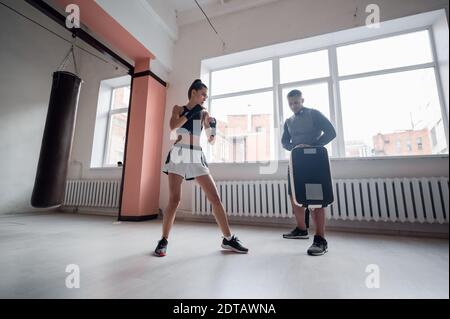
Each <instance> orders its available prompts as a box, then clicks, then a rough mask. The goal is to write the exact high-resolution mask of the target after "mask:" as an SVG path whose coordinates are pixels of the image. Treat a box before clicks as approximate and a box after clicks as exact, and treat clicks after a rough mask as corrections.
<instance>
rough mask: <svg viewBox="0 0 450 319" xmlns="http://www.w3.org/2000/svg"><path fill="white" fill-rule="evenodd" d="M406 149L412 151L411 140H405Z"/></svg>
mask: <svg viewBox="0 0 450 319" xmlns="http://www.w3.org/2000/svg"><path fill="white" fill-rule="evenodd" d="M406 149H407V150H408V152H412V144H411V140H407V141H406Z"/></svg>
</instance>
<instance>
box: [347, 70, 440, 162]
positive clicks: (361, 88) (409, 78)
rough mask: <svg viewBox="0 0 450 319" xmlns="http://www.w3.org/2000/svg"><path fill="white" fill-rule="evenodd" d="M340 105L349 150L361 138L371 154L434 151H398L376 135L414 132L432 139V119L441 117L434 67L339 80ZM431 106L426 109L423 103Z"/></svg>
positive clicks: (391, 136)
mask: <svg viewBox="0 0 450 319" xmlns="http://www.w3.org/2000/svg"><path fill="white" fill-rule="evenodd" d="M340 88H341V104H342V106H341V108H342V118H343V128H344V137H345V147H346V153H347V154H348V151H349V150H348V149H351V148H353V147H354V146H353V142H354V141H355V140H361V141H362V142H363V143H364V145H365V147H367V148H368V149H371V156H392V155H420V154H423V152H422V151H426V153H428V154H432V150H431V149H427V150H424V149H421V150H420V151H421V152H412V150H410V149H408V153H405V154H402V153H401V152H400V153H399V152H398V150H399V148H398V147H397V149H393V148H391V147H390V146H389V144H388V143H385V142H383V143H380V142H377V141H376V140H377V135H378V134H381V135H383V136H384V140H386V139H388V138H401V139H404V138H406V136H407V137H408V138H410V139H412V138H413V135H414V134H419V135H423V138H424V139H425V138H426V139H428V140H429V139H430V133H429V131H430V130H431V129H432V127H431V125H432V123H433V119H435V118H440V104H439V99H438V95H437V88H436V81H435V76H434V70H433V69H431V68H430V69H419V70H413V71H408V72H398V73H390V74H386V75H379V76H372V77H362V78H357V79H351V80H344V81H341V83H340ZM428 104H429V105H431V106H430V107H428V110H427V112H424V110H423V107H424V106H425V105H428Z"/></svg>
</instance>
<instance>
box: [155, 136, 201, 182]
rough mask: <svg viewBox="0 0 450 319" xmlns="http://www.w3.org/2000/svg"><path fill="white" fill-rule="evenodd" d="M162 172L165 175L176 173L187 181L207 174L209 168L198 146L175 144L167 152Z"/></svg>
mask: <svg viewBox="0 0 450 319" xmlns="http://www.w3.org/2000/svg"><path fill="white" fill-rule="evenodd" d="M162 172H163V173H165V174H167V175H169V173H172V174H177V175H180V176H182V177H183V178H184V179H185V180H187V181H189V180H193V179H195V178H196V177H199V176H203V175H209V168H208V163H207V162H206V157H205V154H203V150H202V148H201V147H200V146H196V145H187V144H175V145H174V146H172V149H171V150H170V151H169V154H167V159H166V162H165V164H164V166H163V168H162Z"/></svg>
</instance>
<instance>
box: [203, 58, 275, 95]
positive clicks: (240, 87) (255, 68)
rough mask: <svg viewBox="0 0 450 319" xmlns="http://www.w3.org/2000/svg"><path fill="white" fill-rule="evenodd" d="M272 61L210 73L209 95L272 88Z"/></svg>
mask: <svg viewBox="0 0 450 319" xmlns="http://www.w3.org/2000/svg"><path fill="white" fill-rule="evenodd" d="M272 85H273V77H272V61H265V62H260V63H255V64H250V65H245V66H240V67H236V68H232V69H226V70H221V71H215V72H212V73H211V93H210V94H211V95H212V96H213V95H222V94H229V93H234V92H240V91H249V90H257V89H261V88H267V87H272Z"/></svg>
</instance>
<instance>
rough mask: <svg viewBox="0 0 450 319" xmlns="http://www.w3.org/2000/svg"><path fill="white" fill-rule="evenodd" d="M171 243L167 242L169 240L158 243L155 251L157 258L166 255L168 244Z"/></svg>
mask: <svg viewBox="0 0 450 319" xmlns="http://www.w3.org/2000/svg"><path fill="white" fill-rule="evenodd" d="M168 243H169V242H168V241H167V239H165V238H163V239H161V240H160V241H159V242H158V246H156V249H155V256H157V257H164V256H165V255H166V252H167V244H168Z"/></svg>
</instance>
